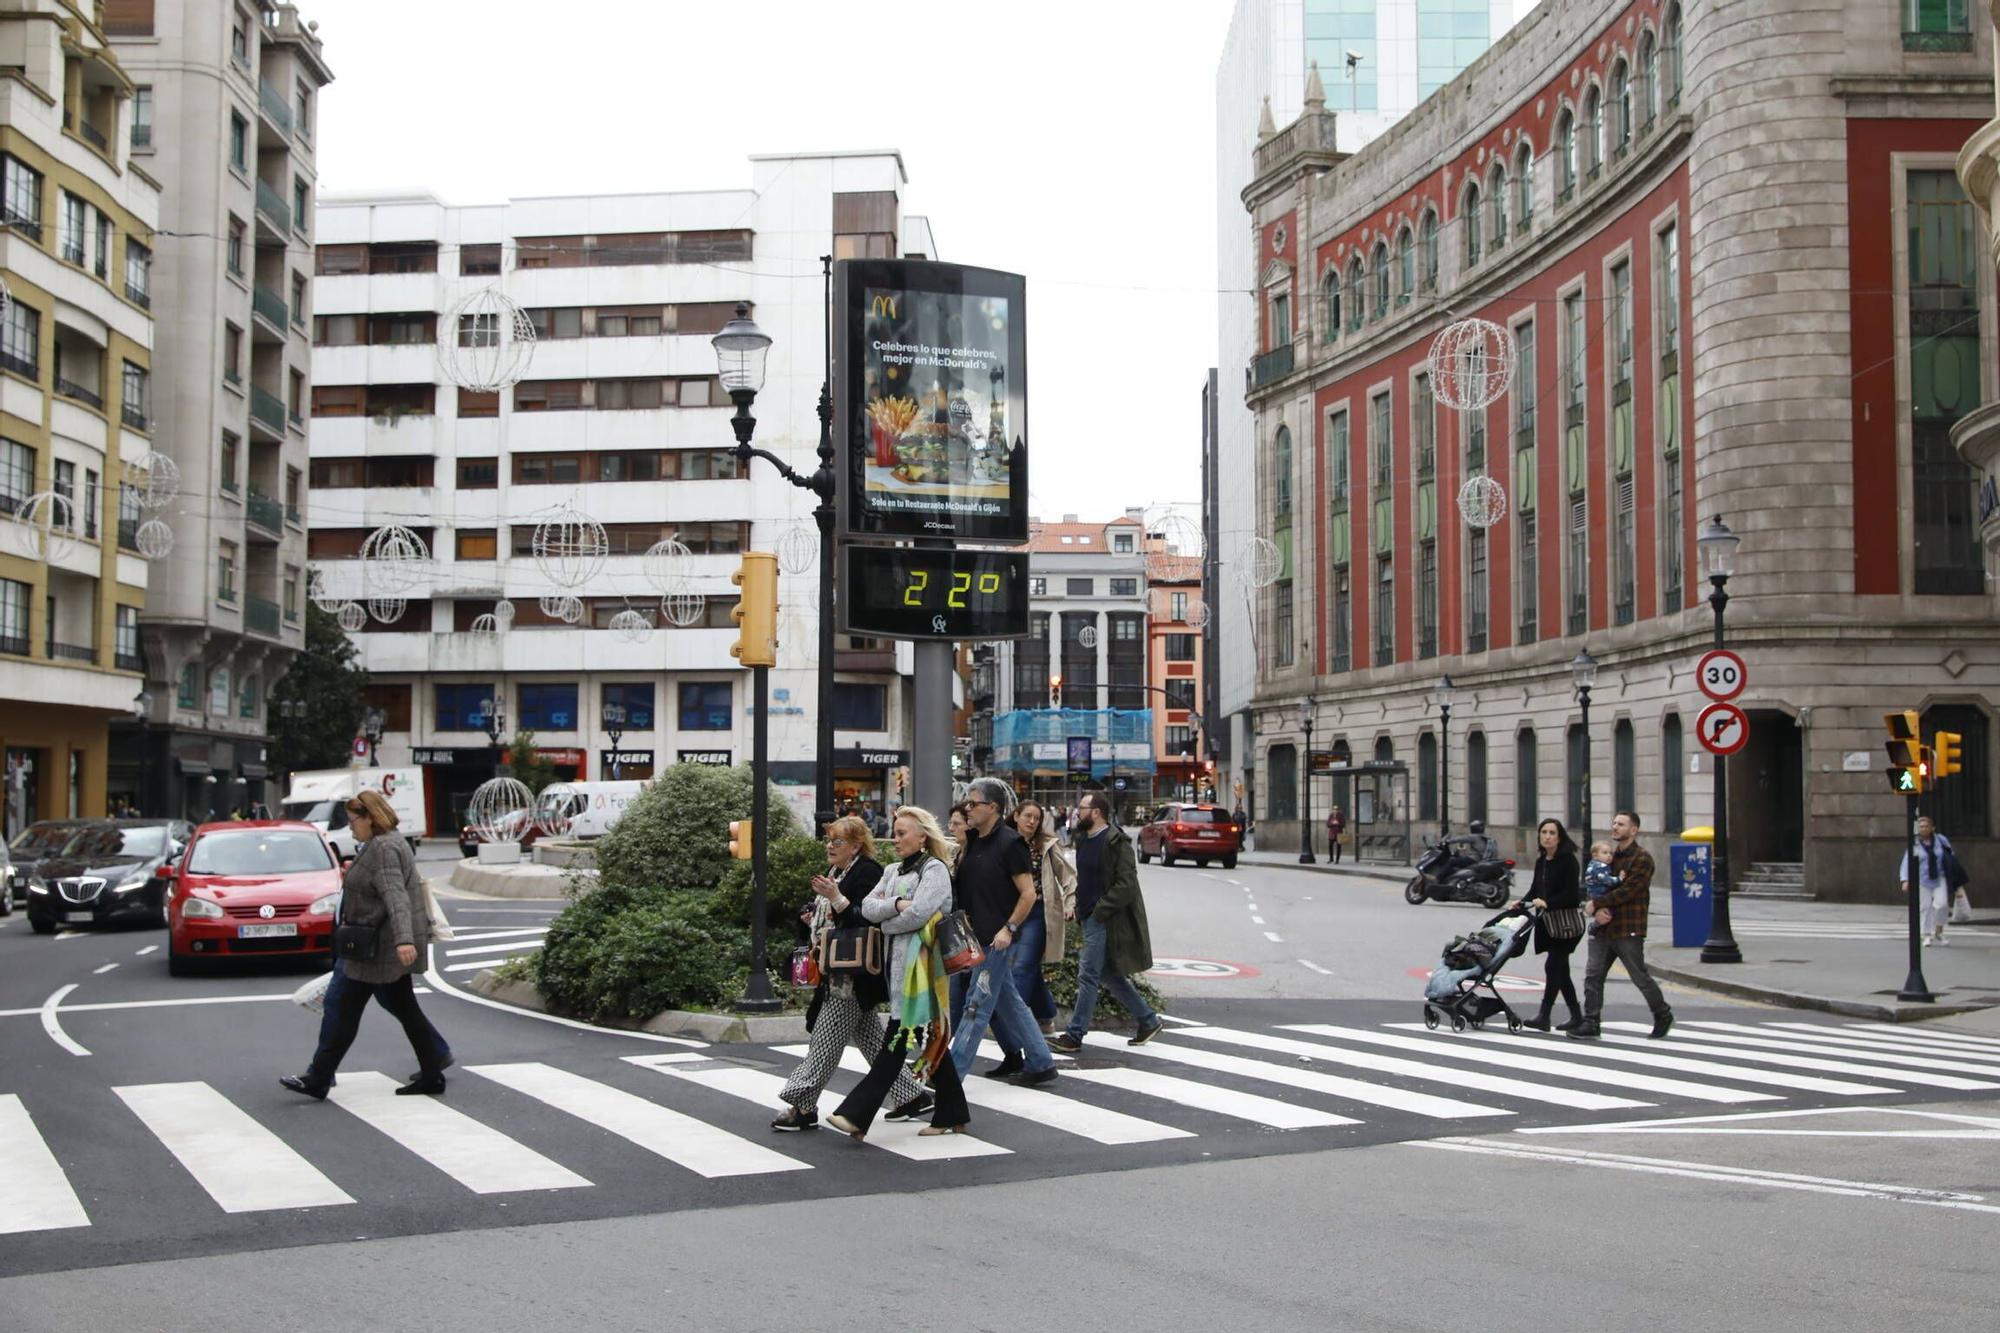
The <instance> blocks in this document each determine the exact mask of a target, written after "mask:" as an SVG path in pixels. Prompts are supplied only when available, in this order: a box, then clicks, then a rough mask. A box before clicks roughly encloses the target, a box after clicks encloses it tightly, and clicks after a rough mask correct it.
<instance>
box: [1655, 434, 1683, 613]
mask: <svg viewBox="0 0 2000 1333" xmlns="http://www.w3.org/2000/svg"><path fill="white" fill-rule="evenodd" d="M1683 508H1684V506H1683V504H1682V502H1681V458H1680V454H1679V452H1678V451H1677V450H1676V451H1671V452H1668V453H1667V454H1666V455H1665V457H1664V458H1662V460H1661V463H1660V610H1661V611H1663V612H1664V611H1678V610H1680V607H1681V598H1682V597H1683V595H1684V594H1683V591H1682V586H1681V581H1682V565H1683V561H1682V559H1681V554H1682V552H1683V551H1684V550H1685V549H1686V547H1685V544H1684V541H1683V538H1682V534H1681V525H1682V524H1683V523H1685V522H1686V519H1685V518H1684V517H1683Z"/></svg>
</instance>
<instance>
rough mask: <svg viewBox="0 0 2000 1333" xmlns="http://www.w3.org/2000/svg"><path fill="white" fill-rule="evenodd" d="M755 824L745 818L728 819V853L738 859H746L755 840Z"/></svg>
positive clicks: (748, 857)
mask: <svg viewBox="0 0 2000 1333" xmlns="http://www.w3.org/2000/svg"><path fill="white" fill-rule="evenodd" d="M756 827H757V826H756V825H755V824H753V823H752V822H751V821H749V820H747V819H732V820H730V821H729V854H730V856H732V857H734V858H735V859H736V860H738V861H748V860H749V859H750V853H751V850H752V848H753V846H754V845H755V843H756V841H757V835H756V833H755V832H754V831H753V830H755V828H756Z"/></svg>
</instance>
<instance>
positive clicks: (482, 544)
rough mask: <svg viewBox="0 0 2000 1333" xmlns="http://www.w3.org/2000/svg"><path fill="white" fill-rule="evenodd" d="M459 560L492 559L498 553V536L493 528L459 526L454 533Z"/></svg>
mask: <svg viewBox="0 0 2000 1333" xmlns="http://www.w3.org/2000/svg"><path fill="white" fill-rule="evenodd" d="M456 541H457V546H456V548H455V549H456V550H457V553H458V558H459V559H460V560H492V559H496V558H497V557H498V556H499V554H500V538H499V534H498V532H497V531H496V530H495V529H493V528H460V529H459V530H458V532H457V534H456Z"/></svg>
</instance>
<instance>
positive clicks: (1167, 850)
mask: <svg viewBox="0 0 2000 1333" xmlns="http://www.w3.org/2000/svg"><path fill="white" fill-rule="evenodd" d="M1160 864H1161V865H1163V866H1170V865H1173V864H1175V861H1174V849H1173V848H1171V847H1162V848H1161V849H1160Z"/></svg>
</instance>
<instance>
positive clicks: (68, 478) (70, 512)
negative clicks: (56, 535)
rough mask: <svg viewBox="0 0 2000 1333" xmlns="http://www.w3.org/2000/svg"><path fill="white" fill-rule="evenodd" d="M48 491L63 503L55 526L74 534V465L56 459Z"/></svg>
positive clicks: (64, 460) (57, 514)
mask: <svg viewBox="0 0 2000 1333" xmlns="http://www.w3.org/2000/svg"><path fill="white" fill-rule="evenodd" d="M50 489H51V490H53V491H54V492H55V493H56V497H57V498H58V499H60V500H61V501H62V502H63V503H62V507H61V508H60V509H58V510H57V511H56V514H55V517H54V521H55V523H56V525H57V526H59V527H64V528H68V529H69V530H70V531H71V532H75V531H76V464H74V463H72V462H70V461H69V460H68V459H66V458H58V459H57V460H56V465H55V475H54V477H53V478H52V479H51V484H50ZM50 632H51V633H53V632H54V627H53V626H51V627H50Z"/></svg>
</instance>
